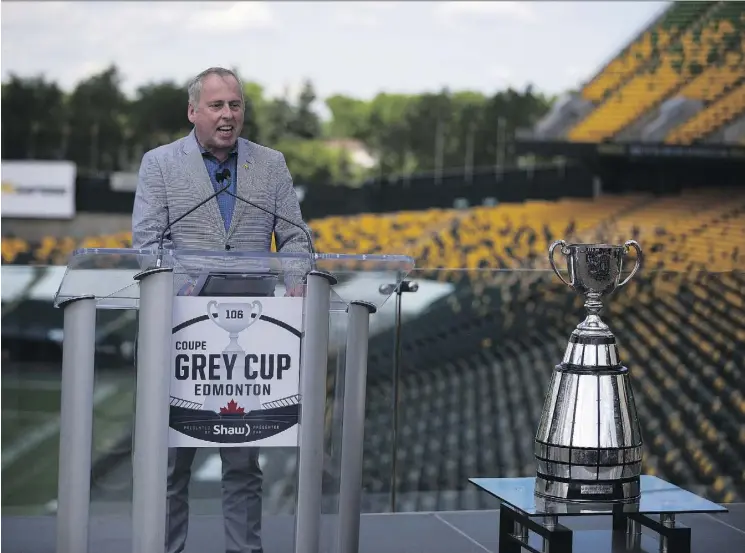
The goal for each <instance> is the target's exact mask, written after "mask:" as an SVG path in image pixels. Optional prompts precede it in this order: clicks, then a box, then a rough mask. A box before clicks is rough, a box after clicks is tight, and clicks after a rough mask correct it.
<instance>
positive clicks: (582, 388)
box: [535, 240, 642, 502]
mask: <svg viewBox="0 0 745 553" xmlns="http://www.w3.org/2000/svg"><path fill="white" fill-rule="evenodd" d="M557 246H561V252H562V254H564V256H566V258H567V266H568V269H569V280H568V281H567V280H566V279H564V277H563V276H562V275H561V274H560V273H559V271H558V270H557V268H556V265H555V264H554V260H553V254H554V250H555V249H556V247H557ZM629 246H631V247H633V248H634V249H636V252H637V256H636V265H635V266H634V268H633V270H632V271H631V274H629V276H628V277H626V279H625V280H624V281H623V282H619V281H620V275H621V268H622V265H623V257H624V254H625V253H626V251H627V250H628V248H629ZM549 261H550V262H551V267H552V268H553V270H554V272H555V273H556V274H557V275H558V277H559V278H560V279H561V280H562V281H563V282H564V283H565V284H566V285H567V286H569V287H571V288H572V289H574V290H575V291H576V292H578V293H580V294H582V295H584V296H585V309H586V310H587V316H586V317H585V319H584V320H583V321H582V322H581V323H580V324H578V325H577V327H576V328H575V329H574V330H573V332H572V333H571V335H570V337H569V343H568V344H567V348H566V351H565V353H564V358H563V360H562V362H561V363H560V364H559V365H557V366H556V367H554V371H553V374H552V377H551V382H550V384H549V388H548V391H547V393H546V398H545V401H544V405H543V412H542V414H541V420H540V424H539V426H538V431H537V433H536V437H535V456H536V489H535V493H536V494H537V495H539V496H541V497H545V498H548V499H552V500H565V501H587V502H605V501H621V502H623V501H633V500H635V499H637V498H638V497H639V494H640V475H641V461H642V436H641V428H640V425H639V420H638V418H637V413H636V405H635V403H634V394H633V391H632V388H631V382H630V379H629V371H628V369H627V368H626V367H624V366H623V365H622V364H621V361H620V357H619V354H618V347H617V344H616V338H615V336H614V335H613V333H612V332H611V330H610V328H609V327H608V325H607V324H606V323H604V322H603V320H602V319H601V318H600V312H601V310H602V308H603V303H602V301H601V300H602V298H603V297H605V296H608V295H609V294H610V293H612V292H613V291H614V290H615V289H617V288H619V287H621V286H624V285H625V284H626V283H628V282H629V280H631V278H632V277H633V276H634V274H636V272H637V271H638V270H639V267H640V266H641V262H642V252H641V248H640V247H639V244H637V243H636V242H635V241H633V240H629V241H627V242H626V243H625V244H623V245H608V244H567V243H566V242H564V241H563V240H559V241H557V242H554V243H553V244H552V245H551V247H550V248H549Z"/></svg>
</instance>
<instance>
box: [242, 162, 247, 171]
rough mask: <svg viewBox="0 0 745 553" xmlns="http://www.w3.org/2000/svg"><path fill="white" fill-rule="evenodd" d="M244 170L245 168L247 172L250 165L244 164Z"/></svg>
mask: <svg viewBox="0 0 745 553" xmlns="http://www.w3.org/2000/svg"><path fill="white" fill-rule="evenodd" d="M243 168H244V169H245V170H246V171H248V163H244V164H243Z"/></svg>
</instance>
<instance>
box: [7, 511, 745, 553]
mask: <svg viewBox="0 0 745 553" xmlns="http://www.w3.org/2000/svg"><path fill="white" fill-rule="evenodd" d="M726 507H727V508H728V509H729V512H727V513H722V514H719V515H708V514H694V515H681V516H679V517H678V518H677V520H678V521H679V522H682V523H683V524H685V525H687V526H690V527H691V528H692V536H691V537H692V548H691V550H692V553H713V552H716V553H730V552H731V553H739V552H742V551H745V503H739V504H727V505H726ZM293 520H294V519H293V517H290V516H267V517H265V519H264V536H265V537H264V553H292V550H293V548H292V528H293ZM336 521H337V517H336V516H332V515H327V516H324V519H323V529H322V546H321V550H320V553H337V552H336V547H335V546H334V544H333V539H334V535H335V533H334V530H335V528H336ZM560 521H561V523H562V524H565V525H566V526H568V527H569V528H571V529H573V530H576V533H575V534H574V535H575V547H574V552H575V553H603V552H604V551H608V552H612V553H616V552H618V551H625V549H623V548H622V549H619V548H618V547H616V548H613V549H611V544H612V540H611V535H610V528H611V517H610V516H598V517H587V518H584V517H561V518H560ZM498 527H499V511H498V510H491V511H440V512H427V513H400V514H399V513H395V514H390V513H381V514H364V515H362V523H361V528H360V543H361V545H360V551H359V553H496V552H497V551H499V549H498V539H497V533H498ZM130 540H131V526H130V520H129V518H127V517H123V516H120V515H109V516H93V517H91V540H90V550H89V553H131V549H130V547H131V546H130V544H131V542H130ZM531 545H533V546H535V547H536V548H537V549H538V550H539V551H540V550H541V544H540V543H538V542H535V543H531ZM0 550H2V552H3V553H56V552H55V517H54V516H40V517H2V548H1V549H0ZM642 551H648V552H650V553H652V552H655V553H656V552H657V551H659V544H658V542H657V541H656V540H655V539H653V538H652V537H650V536H649V535H648V533H647V530H646V529H644V530H643V539H642ZM185 553H225V549H224V546H223V533H222V518H221V517H220V516H208V515H204V516H196V517H194V518H193V519H192V522H191V526H190V531H189V540H188V544H187V547H186V551H185ZM671 553H673V552H671Z"/></svg>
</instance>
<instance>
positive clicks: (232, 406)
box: [220, 399, 243, 415]
mask: <svg viewBox="0 0 745 553" xmlns="http://www.w3.org/2000/svg"><path fill="white" fill-rule="evenodd" d="M220 414H221V415H242V414H243V407H238V404H237V403H236V402H235V400H234V399H231V400H230V401H229V402H228V406H227V407H220Z"/></svg>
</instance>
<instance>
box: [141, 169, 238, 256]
mask: <svg viewBox="0 0 745 553" xmlns="http://www.w3.org/2000/svg"><path fill="white" fill-rule="evenodd" d="M224 172H227V174H228V177H229V176H230V171H228V170H227V169H225V171H221V172H219V173H218V174H217V175H215V177H216V180H217V182H219V183H220V184H222V181H224V180H225V179H226V178H227V177H226V176H225V175H224V174H223V173H224ZM228 188H230V181H228V184H226V185H225V186H223V187H222V188H221V189H220V190H218V191H217V192H215V193H214V194H210V195H209V196H207V197H206V198H205V199H204V200H202V201H201V202H199V203H198V204H197V205H195V206H194V207H192V208H191V209H189V210H188V211H187V212H186V213H184V214H182V215H180V216H179V217H176V218H175V219H174V220H173V221H171V222H170V223H168V224H167V225H166V226H165V228H164V229H163V232H161V233H160V239H159V240H158V257H157V259H156V261H155V267H156V268H160V266H161V264H162V263H163V240H165V237H166V233H167V232H168V231H169V230H170V228H171V227H172V226H173V225H175V224H176V223H178V222H179V221H180V220H181V219H183V218H184V217H186V216H187V215H191V214H192V213H194V212H195V211H196V210H197V209H199V208H200V207H202V206H203V205H204V204H206V203H207V202H209V201H210V200H211V199H212V198H215V197H217V196H219V195H220V194H222V193H223V192H227V190H228Z"/></svg>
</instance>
